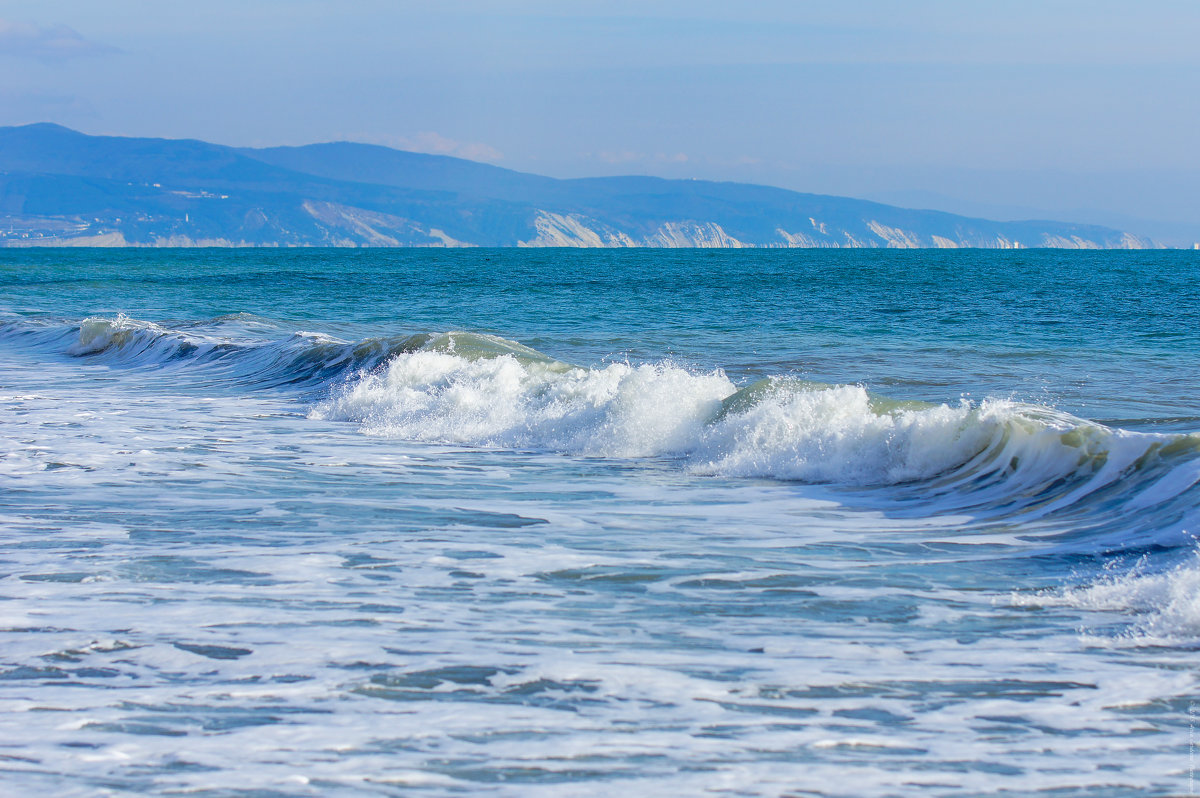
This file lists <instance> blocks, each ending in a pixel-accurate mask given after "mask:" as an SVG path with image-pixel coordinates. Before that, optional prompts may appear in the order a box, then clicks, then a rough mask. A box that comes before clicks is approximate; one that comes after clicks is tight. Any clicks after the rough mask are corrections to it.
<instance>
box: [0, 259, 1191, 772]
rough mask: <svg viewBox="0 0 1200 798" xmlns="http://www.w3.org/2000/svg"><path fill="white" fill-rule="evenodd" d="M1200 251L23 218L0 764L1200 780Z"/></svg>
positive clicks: (4, 356) (1, 515)
mask: <svg viewBox="0 0 1200 798" xmlns="http://www.w3.org/2000/svg"><path fill="white" fill-rule="evenodd" d="M1196 264H1197V262H1196V260H1195V258H1194V256H1193V254H1192V253H1187V252H1145V253H1115V252H1104V253H1056V252H1036V251H1034V252H1029V251H1026V252H1007V253H1003V252H974V251H963V252H949V253H946V252H918V253H896V252H875V253H872V252H862V251H858V252H854V251H848V252H806V251H799V252H796V251H788V252H704V251H683V252H650V251H635V252H623V253H618V252H594V251H585V252H576V251H548V252H524V251H472V252H433V251H399V252H396V251H389V252H326V251H313V252H259V251H254V252H245V251H242V252H225V251H219V252H215V251H214V252H210V251H187V252H166V253H161V252H138V251H82V252H61V251H52V252H29V253H27V252H21V253H10V252H4V253H0V281H2V282H3V284H4V297H5V299H4V301H3V306H2V307H0V310H2V311H3V316H0V364H2V365H3V371H2V372H0V374H3V378H2V379H0V419H2V420H3V427H2V428H0V429H2V430H3V435H2V437H0V447H3V448H2V449H0V486H2V488H0V530H2V534H3V540H4V544H5V545H4V549H3V551H4V558H3V563H2V565H0V575H2V578H0V598H2V599H3V600H2V601H0V630H2V634H0V641H2V643H0V706H2V707H3V709H4V711H3V713H0V780H2V781H3V782H4V784H5V786H6V790H8V791H9V792H11V793H12V794H21V795H24V794H34V793H37V792H49V793H50V794H56V795H58V794H63V795H110V794H115V795H120V794H144V793H151V794H164V793H166V794H171V793H176V792H179V793H182V792H186V793H189V794H199V795H274V794H287V795H338V794H347V795H348V794H381V795H390V794H400V793H411V792H413V791H414V789H415V790H416V791H417V792H418V793H420V794H428V795H455V794H476V793H481V792H484V793H489V794H501V795H514V796H517V795H520V796H526V795H543V794H544V795H555V796H558V795H595V794H604V793H606V792H610V791H613V790H615V789H620V790H627V791H630V792H632V793H633V794H637V795H681V794H696V793H702V792H705V791H709V792H713V793H717V794H730V795H782V794H799V793H805V794H807V793H813V794H825V795H892V794H898V793H909V792H920V793H923V794H931V795H964V794H980V793H989V792H999V791H1004V790H1008V791H1012V792H1017V793H1021V794H1028V793H1036V792H1039V791H1045V792H1047V793H1050V794H1055V795H1061V794H1068V795H1075V794H1087V795H1107V794H1113V795H1118V794H1121V795H1123V794H1131V793H1138V794H1151V795H1154V794H1158V795H1173V794H1180V793H1186V792H1187V791H1188V790H1189V789H1190V787H1191V784H1192V782H1191V778H1192V773H1191V767H1192V763H1193V761H1194V760H1193V753H1194V751H1193V749H1192V748H1191V746H1192V742H1191V741H1192V739H1193V736H1194V735H1193V729H1192V721H1193V717H1194V713H1195V711H1196V707H1195V705H1194V704H1193V700H1194V698H1195V695H1196V687H1197V666H1196V664H1195V663H1196V657H1195V650H1196V645H1197V643H1200V598H1197V595H1198V594H1197V592H1196V588H1197V585H1200V564H1197V560H1196V554H1195V542H1194V538H1193V535H1194V533H1195V532H1196V530H1197V528H1198V527H1200V524H1198V523H1197V521H1198V519H1200V511H1198V510H1197V496H1198V495H1200V488H1198V487H1197V483H1198V481H1200V435H1198V432H1200V421H1198V420H1197V419H1198V418H1200V403H1198V402H1197V395H1196V386H1197V385H1198V384H1200V358H1198V357H1197V354H1198V353H1200V303H1198V302H1197V300H1196V299H1195V296H1194V292H1193V291H1192V286H1193V285H1194V278H1195V274H1196Z"/></svg>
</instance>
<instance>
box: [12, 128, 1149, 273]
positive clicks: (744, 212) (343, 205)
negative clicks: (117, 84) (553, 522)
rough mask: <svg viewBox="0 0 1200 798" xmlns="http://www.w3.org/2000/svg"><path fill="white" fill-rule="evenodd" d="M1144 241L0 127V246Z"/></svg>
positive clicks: (1034, 225) (475, 170)
mask: <svg viewBox="0 0 1200 798" xmlns="http://www.w3.org/2000/svg"><path fill="white" fill-rule="evenodd" d="M89 245H90V246H392V247H395V246H496V247H509V246H570V247H577V246H583V247H600V246H647V247H904V248H912V247H986V248H1015V247H1068V248H1126V249H1129V248H1135V249H1140V248H1146V247H1152V246H1154V243H1153V242H1151V241H1149V240H1148V239H1146V238H1143V237H1140V236H1136V235H1133V234H1131V233H1126V232H1122V231H1119V230H1114V229H1111V228H1106V227H1097V226H1092V225H1078V224H1070V223H1066V222H1050V221H1028V222H993V221H987V220H985V219H971V218H967V217H964V216H955V215H953V214H949V213H941V212H937V211H921V210H906V209H903V208H897V207H894V206H891V205H884V204H880V203H875V202H867V201H864V200H856V199H847V198H844V197H832V196H824V195H820V194H802V193H798V192H794V191H786V190H784V189H779V188H770V187H766V186H755V185H747V184H742V183H715V182H709V181H701V180H663V179H659V178H653V177H615V178H586V179H577V180H557V179H554V178H549V177H542V176H539V175H532V174H525V173H522V172H515V171H512V170H509V169H502V168H500V167H497V166H491V165H488V164H481V163H475V162H473V161H467V160H463V159H460V158H450V157H447V156H444V155H425V154H422V153H414V152H403V151H400V150H393V149H389V148H387V147H379V146H374V145H368V144H352V143H346V142H339V143H331V144H312V145H309V146H305V147H272V148H268V149H245V148H242V149H239V148H233V147H224V146H221V145H217V144H209V143H207V142H203V141H194V140H169V139H137V138H123V137H112V136H88V135H85V134H83V133H78V132H76V131H73V130H69V129H67V128H65V127H61V126H59V125H53V124H36V125H26V126H23V127H7V128H0V246H89Z"/></svg>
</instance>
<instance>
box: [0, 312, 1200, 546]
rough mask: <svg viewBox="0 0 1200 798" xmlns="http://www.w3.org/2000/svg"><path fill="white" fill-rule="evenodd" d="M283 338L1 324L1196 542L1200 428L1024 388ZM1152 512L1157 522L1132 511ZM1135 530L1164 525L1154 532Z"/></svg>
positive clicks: (545, 429)
mask: <svg viewBox="0 0 1200 798" xmlns="http://www.w3.org/2000/svg"><path fill="white" fill-rule="evenodd" d="M280 332H281V331H280V329H279V328H278V327H277V326H275V325H274V324H273V323H270V322H268V321H266V320H259V319H256V318H255V317H248V316H242V315H237V316H230V317H221V318H218V319H213V320H209V321H207V322H199V323H196V324H192V325H186V326H180V327H177V328H169V327H165V326H161V325H157V324H153V323H150V322H145V321H138V320H135V319H130V318H128V317H125V316H118V317H116V318H113V319H103V318H89V319H85V320H84V321H82V322H76V323H49V322H36V321H29V320H24V319H16V320H9V321H6V322H4V323H0V337H4V338H13V337H16V338H21V339H23V343H25V344H27V345H30V346H34V347H41V348H47V349H50V350H53V351H57V352H59V353H60V354H63V353H65V354H68V355H71V356H74V357H81V358H87V359H92V360H96V361H99V362H104V363H107V364H110V365H113V366H114V367H118V366H119V367H151V368H179V369H182V370H186V371H188V372H189V373H190V374H192V375H193V376H195V377H197V378H199V379H203V380H207V381H214V380H215V381H221V382H226V383H232V384H233V385H235V386H238V387H241V388H250V389H259V388H288V389H292V388H298V389H301V390H302V391H303V394H302V395H303V396H305V397H306V398H308V397H311V398H313V399H316V398H319V397H322V398H321V399H320V401H317V402H316V403H315V404H314V405H313V406H312V409H311V411H310V415H311V416H312V417H313V418H317V419H327V420H338V421H348V422H355V423H358V424H360V425H361V427H362V429H363V430H364V431H365V432H367V433H370V434H374V435H380V436H387V437H394V438H402V439H407V440H415V441H429V442H443V443H454V444H466V445H473V446H497V447H507V448H525V449H536V450H543V451H554V452H561V453H564V454H573V455H581V456H592V457H605V458H666V459H671V460H673V461H675V462H677V463H678V464H679V465H680V466H681V467H683V468H686V469H688V470H690V471H692V472H694V473H699V474H720V475H727V476H738V477H766V478H773V479H782V480H797V481H803V482H813V483H833V484H838V485H851V486H870V485H889V486H893V487H894V489H893V490H891V491H890V492H889V496H890V497H891V498H893V499H895V500H896V501H898V502H900V503H901V504H902V503H903V501H905V500H910V501H912V502H913V503H914V504H915V505H919V506H921V507H923V508H926V509H927V508H928V506H929V502H930V501H931V500H935V499H936V500H937V501H938V502H939V507H940V508H941V509H942V510H944V511H945V512H947V513H949V512H956V511H965V512H971V513H976V511H981V510H982V509H983V508H986V515H987V516H988V517H989V518H991V519H1003V518H1004V517H1005V516H1006V515H1011V516H1013V517H1017V516H1019V517H1020V520H1021V522H1022V525H1023V528H1024V529H1026V530H1034V531H1037V529H1038V523H1039V519H1040V518H1051V517H1053V518H1054V519H1056V522H1055V523H1054V524H1052V525H1048V526H1047V530H1046V533H1047V534H1054V531H1053V530H1061V529H1063V528H1064V526H1068V527H1069V528H1071V529H1072V530H1075V533H1076V534H1084V535H1089V534H1090V535H1093V536H1099V538H1096V537H1094V538H1093V539H1094V540H1095V539H1100V538H1102V537H1103V533H1105V531H1106V530H1111V531H1112V535H1113V536H1114V541H1115V542H1114V544H1113V545H1118V544H1119V545H1120V546H1124V547H1136V546H1138V545H1153V544H1155V543H1156V542H1160V541H1161V540H1163V537H1162V535H1163V534H1165V535H1166V536H1167V537H1170V538H1171V539H1172V540H1174V539H1176V538H1178V537H1179V536H1180V534H1182V533H1184V532H1186V531H1187V528H1188V527H1189V525H1190V526H1191V527H1193V528H1194V527H1195V521H1196V515H1197V510H1196V506H1197V504H1200V502H1197V501H1196V499H1197V494H1198V493H1200V489H1198V487H1197V485H1198V483H1200V436H1198V435H1161V434H1152V433H1138V432H1129V431H1125V430H1121V429H1114V428H1109V427H1105V426H1103V425H1100V424H1095V423H1091V422H1088V421H1085V420H1083V419H1079V418H1075V417H1073V416H1070V415H1067V414H1065V413H1061V412H1058V411H1055V410H1052V409H1050V408H1046V407H1040V406H1036V405H1029V404H1022V403H1017V402H1012V401H1007V400H986V401H983V402H979V403H972V402H967V401H959V402H956V403H951V404H927V403H922V402H901V401H894V400H890V399H887V398H885V397H880V396H877V395H873V394H871V393H869V392H868V391H867V390H866V389H865V388H864V387H863V386H861V385H824V384H819V383H812V382H806V381H803V380H799V379H795V378H792V377H785V376H777V377H770V378H766V379H762V380H759V381H757V382H754V383H751V384H749V385H745V386H738V385H736V384H735V383H734V382H733V381H732V380H730V379H729V378H728V377H727V376H726V375H725V374H724V373H723V372H721V371H719V370H718V371H711V372H697V371H695V370H690V369H687V368H683V367H681V366H679V365H677V364H674V363H671V362H660V363H648V364H641V365H634V364H629V363H610V364H608V365H605V366H604V367H601V368H590V369H589V368H580V367H576V366H572V365H570V364H568V363H564V362H562V361H558V360H555V359H553V358H551V357H548V356H546V355H544V354H542V353H540V352H538V351H536V350H534V349H531V348H529V347H526V346H523V345H522V344H519V343H517V342H514V341H509V340H506V339H504V338H500V337H498V336H492V335H484V334H478V333H467V332H449V333H441V334H430V333H424V334H419V335H411V336H392V337H375V338H368V339H364V340H361V341H357V342H353V341H342V340H338V339H336V338H333V337H330V336H326V335H320V334H315V333H306V332H295V333H291V334H285V335H284V336H283V337H280ZM201 375H202V376H201ZM923 511H924V510H922V512H923ZM1132 515H1137V516H1138V521H1139V523H1137V524H1135V525H1130V524H1127V523H1125V521H1128V519H1129V516H1132ZM1064 518H1067V519H1069V520H1070V524H1069V525H1063V524H1062V523H1061V521H1062V520H1063V519H1064ZM1134 526H1136V527H1137V528H1140V529H1153V530H1157V532H1158V533H1161V534H1160V535H1159V537H1147V538H1146V539H1144V540H1137V539H1136V536H1133V535H1131V534H1130V533H1129V531H1128V530H1129V529H1130V528H1132V527H1134ZM1117 537H1119V538H1120V540H1119V541H1116V538H1117ZM1171 545H1177V543H1175V542H1173V543H1171Z"/></svg>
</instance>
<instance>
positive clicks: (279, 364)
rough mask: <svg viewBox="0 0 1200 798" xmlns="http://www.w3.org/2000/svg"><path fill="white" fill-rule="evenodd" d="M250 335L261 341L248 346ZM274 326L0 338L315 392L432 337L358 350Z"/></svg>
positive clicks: (8, 332) (235, 324) (21, 327)
mask: <svg viewBox="0 0 1200 798" xmlns="http://www.w3.org/2000/svg"><path fill="white" fill-rule="evenodd" d="M248 330H250V331H252V332H253V333H254V334H255V337H257V336H268V337H266V338H265V339H263V340H254V338H253V337H252V338H250V339H249V340H247V336H246V333H247V331H248ZM279 332H280V331H279V329H278V327H277V326H275V325H273V324H269V323H266V322H265V321H262V320H258V319H256V318H255V317H253V316H250V315H248V314H233V315H229V316H221V317H218V318H216V319H212V320H209V321H206V322H200V323H197V324H193V325H188V326H186V327H179V328H167V327H163V326H160V325H158V324H155V323H153V322H148V321H141V320H138V319H132V318H130V317H128V316H125V315H124V314H120V315H118V316H116V317H115V318H111V319H106V318H99V317H91V318H87V319H84V320H83V321H81V322H78V323H65V324H64V323H57V324H56V323H43V324H38V323H35V322H25V321H13V322H8V323H6V324H3V325H0V335H2V336H5V337H12V338H22V339H25V340H24V342H25V343H26V344H27V345H32V346H34V347H40V348H42V349H46V350H50V351H57V352H62V353H65V354H67V355H71V356H74V357H79V358H87V359H89V360H91V361H93V362H98V363H103V364H106V365H110V366H114V367H125V368H187V369H194V370H195V371H196V372H197V375H198V376H201V377H204V378H208V379H217V380H224V381H228V382H231V383H234V384H237V385H238V386H240V387H245V388H276V387H285V386H289V387H319V386H323V385H326V384H328V383H329V382H331V381H333V380H336V379H338V378H340V377H343V376H345V375H346V374H348V373H352V372H354V371H357V370H361V369H370V368H373V367H375V366H378V365H379V364H381V363H384V362H386V361H387V360H388V359H389V358H391V357H393V356H394V355H396V354H397V353H401V352H407V351H412V350H415V349H419V348H420V347H422V346H423V345H425V344H426V343H428V342H429V341H430V340H431V339H433V338H434V337H435V336H431V335H412V336H389V337H376V338H367V339H364V340H361V341H357V342H348V341H342V340H339V339H337V338H333V337H331V336H328V335H323V334H320V333H311V332H303V331H298V332H293V333H291V334H290V335H287V336H286V337H284V338H282V339H279V338H275V337H270V336H277V335H278V334H279Z"/></svg>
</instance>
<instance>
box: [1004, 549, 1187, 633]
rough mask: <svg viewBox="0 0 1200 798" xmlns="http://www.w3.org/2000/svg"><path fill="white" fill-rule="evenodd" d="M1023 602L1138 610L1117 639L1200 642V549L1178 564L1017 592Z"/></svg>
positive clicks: (1124, 611) (1129, 612)
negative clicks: (1039, 591)
mask: <svg viewBox="0 0 1200 798" xmlns="http://www.w3.org/2000/svg"><path fill="white" fill-rule="evenodd" d="M1013 603H1014V604H1017V605H1019V606H1065V607H1075V608H1078V609H1084V610H1095V611H1100V612H1116V613H1121V614H1124V615H1132V616H1133V618H1132V623H1131V625H1130V627H1129V628H1128V630H1127V631H1126V632H1125V633H1124V634H1122V635H1120V636H1118V637H1115V638H1109V639H1108V640H1110V641H1111V642H1114V643H1118V644H1121V643H1126V644H1128V643H1132V644H1134V645H1151V646H1158V645H1168V646H1174V645H1187V644H1195V643H1196V642H1200V552H1198V553H1197V556H1196V557H1195V558H1194V559H1192V560H1190V561H1188V562H1185V563H1183V564H1181V565H1178V566H1176V567H1175V568H1173V569H1172V570H1169V571H1165V572H1160V573H1152V574H1147V573H1143V572H1142V569H1141V567H1140V566H1139V567H1135V568H1134V569H1132V570H1130V571H1128V572H1127V573H1124V574H1119V575H1108V576H1106V577H1104V578H1102V579H1100V580H1098V581H1096V582H1093V583H1092V584H1090V585H1086V586H1083V587H1077V588H1069V589H1066V590H1062V591H1055V592H1049V593H1043V594H1038V595H1033V596H1014V597H1013Z"/></svg>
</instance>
